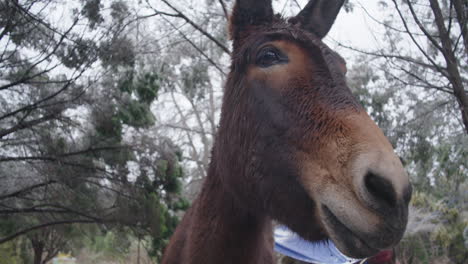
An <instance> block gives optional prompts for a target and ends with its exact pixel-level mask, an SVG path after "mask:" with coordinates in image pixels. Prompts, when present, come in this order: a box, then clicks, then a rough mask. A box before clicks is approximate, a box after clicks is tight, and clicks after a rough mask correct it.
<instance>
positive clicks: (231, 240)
mask: <svg viewBox="0 0 468 264" xmlns="http://www.w3.org/2000/svg"><path fill="white" fill-rule="evenodd" d="M215 163H216V160H215V159H213V160H212V164H211V165H210V169H209V172H208V176H207V179H206V181H205V183H204V185H203V188H202V191H201V193H200V196H199V197H198V199H197V200H196V202H195V204H194V206H193V208H192V210H193V212H191V213H190V214H191V217H192V218H193V219H192V226H191V234H192V236H191V238H192V239H193V240H196V241H193V240H192V241H191V242H189V243H190V244H191V245H193V246H194V247H195V248H193V250H191V251H192V252H193V253H196V254H197V256H199V257H200V259H203V261H204V262H203V263H206V264H211V263H256V264H257V263H261V264H263V263H265V264H267V263H268V264H270V263H273V253H272V252H273V237H272V226H271V220H270V219H269V218H268V217H267V216H264V215H260V214H257V213H255V212H250V211H249V210H248V209H246V208H245V206H243V205H242V204H240V202H239V201H238V200H237V199H236V197H235V196H234V195H233V194H231V193H230V192H228V191H227V190H226V188H224V187H223V185H222V183H221V175H219V173H218V172H217V170H216V164H215ZM197 259H198V258H197ZM194 263H197V262H194Z"/></svg>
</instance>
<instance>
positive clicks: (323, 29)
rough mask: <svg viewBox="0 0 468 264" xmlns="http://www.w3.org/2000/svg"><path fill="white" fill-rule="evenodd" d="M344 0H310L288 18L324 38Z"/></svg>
mask: <svg viewBox="0 0 468 264" xmlns="http://www.w3.org/2000/svg"><path fill="white" fill-rule="evenodd" d="M343 3H344V0H310V1H309V3H307V5H306V6H305V7H304V9H302V11H301V12H299V14H298V15H297V16H295V17H294V18H292V19H291V20H290V22H292V23H300V25H301V26H302V28H304V29H306V30H309V31H312V32H314V33H315V34H317V36H318V37H319V38H324V37H325V36H326V35H327V33H328V31H330V28H331V26H332V25H333V22H335V19H336V16H337V15H338V12H340V9H341V6H343Z"/></svg>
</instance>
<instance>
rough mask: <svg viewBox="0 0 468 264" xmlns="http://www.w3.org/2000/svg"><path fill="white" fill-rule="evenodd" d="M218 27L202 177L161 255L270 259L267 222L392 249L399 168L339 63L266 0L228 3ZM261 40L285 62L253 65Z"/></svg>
mask: <svg viewBox="0 0 468 264" xmlns="http://www.w3.org/2000/svg"><path fill="white" fill-rule="evenodd" d="M319 6H320V5H319ZM321 8H322V9H323V5H322V7H321ZM306 13H307V12H306ZM335 15H336V14H335ZM304 19H305V18H301V19H299V20H300V21H305V20H304ZM296 20H297V19H296ZM328 20H330V19H328ZM331 22H333V20H331ZM329 26H331V25H324V26H323V27H322V28H327V27H328V28H329ZM309 27H311V25H310V24H307V27H306V28H309ZM230 30H231V34H232V38H233V40H234V43H233V48H234V50H233V57H232V65H231V72H230V74H229V76H228V80H227V83H226V87H225V91H224V92H225V94H224V98H223V106H222V114H221V120H220V126H219V131H218V134H217V137H216V141H215V145H214V147H213V152H212V160H211V164H210V168H209V171H208V177H207V179H206V181H205V183H204V186H203V188H202V190H201V194H200V196H199V197H198V198H197V199H196V200H195V201H194V203H193V206H192V207H191V208H190V209H189V210H188V211H187V213H186V214H185V216H184V218H183V219H182V221H181V223H180V225H179V227H178V228H177V230H176V232H175V234H174V235H173V237H172V239H171V241H170V243H169V245H168V247H167V249H166V252H165V256H164V259H163V263H165V264H176V263H184V264H211V263H213V264H214V263H246V264H248V263H255V264H263V263H265V264H266V263H268V264H269V263H273V262H274V261H273V249H272V248H273V238H272V220H276V221H279V222H280V223H283V224H285V225H287V226H288V227H289V228H291V229H292V230H294V231H295V232H297V233H298V234H300V235H301V236H302V237H303V238H305V239H307V240H310V241H317V240H322V239H327V238H330V239H332V240H334V242H335V244H337V246H338V247H339V248H340V249H341V250H342V251H344V252H345V253H347V254H349V255H350V256H355V257H362V256H369V255H372V254H375V253H376V252H377V251H378V250H380V249H383V248H387V247H390V246H392V245H394V244H395V243H396V242H397V241H398V240H399V239H400V238H401V236H402V233H403V231H404V227H405V225H406V217H407V202H408V199H409V195H410V189H409V187H408V186H409V184H408V181H407V176H406V174H405V173H404V171H403V170H402V168H401V164H400V163H399V160H398V158H397V157H396V156H395V155H394V153H393V150H392V147H391V145H390V144H389V143H388V141H387V140H386V138H385V137H384V136H383V134H382V132H381V131H380V129H378V127H377V126H376V125H375V124H374V122H373V121H372V120H371V119H370V118H369V116H368V115H367V114H366V113H365V112H364V109H363V108H362V107H361V106H360V105H359V104H358V102H357V101H356V99H355V98H354V97H353V96H352V94H351V92H350V90H349V89H348V87H347V86H346V81H345V76H344V75H345V72H346V67H345V64H344V61H343V59H342V58H341V57H339V55H337V54H336V53H335V52H333V51H332V50H330V49H329V48H328V47H327V46H326V45H325V44H324V43H323V42H322V41H321V39H320V38H319V37H318V36H317V34H316V33H314V32H313V31H312V30H305V29H304V27H303V26H301V23H289V22H287V21H286V20H283V19H282V18H280V17H278V16H276V17H273V16H272V11H271V3H270V1H267V0H261V1H248V0H238V1H237V2H236V4H235V7H234V11H233V18H232V24H231V29H230ZM266 46H273V47H275V48H277V49H278V50H280V51H281V52H282V53H284V54H286V55H287V57H288V62H287V63H278V64H275V65H272V66H269V67H260V66H258V65H257V63H256V57H257V56H258V54H261V53H259V51H260V50H262V49H263V48H264V47H266ZM388 164H389V165H388ZM370 172H372V173H370ZM369 175H370V176H369ZM375 175H377V176H375ZM369 178H370V180H369ZM379 192H382V193H383V194H382V195H381V194H379ZM369 245H370V246H369Z"/></svg>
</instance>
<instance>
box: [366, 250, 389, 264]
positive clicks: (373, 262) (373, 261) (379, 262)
mask: <svg viewBox="0 0 468 264" xmlns="http://www.w3.org/2000/svg"><path fill="white" fill-rule="evenodd" d="M392 258H393V252H392V251H391V250H385V251H381V252H380V253H379V254H377V255H375V256H373V257H372V258H369V259H368V262H369V264H383V263H391V262H390V261H392Z"/></svg>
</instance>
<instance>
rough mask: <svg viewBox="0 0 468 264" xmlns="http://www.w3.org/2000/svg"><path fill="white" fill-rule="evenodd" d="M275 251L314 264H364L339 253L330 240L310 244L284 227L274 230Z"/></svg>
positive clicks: (363, 260) (362, 261) (362, 260)
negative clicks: (357, 263)
mask: <svg viewBox="0 0 468 264" xmlns="http://www.w3.org/2000/svg"><path fill="white" fill-rule="evenodd" d="M274 237H275V251H276V252H279V253H281V254H283V255H286V256H288V257H291V258H294V259H298V260H301V261H305V262H310V263H314V264H353V263H356V262H358V261H361V262H359V263H364V262H365V261H366V259H354V258H350V257H348V256H346V255H344V254H343V253H341V252H340V251H339V250H338V248H336V246H335V244H334V243H333V242H332V241H331V240H326V241H319V242H310V241H306V240H304V239H302V238H301V237H300V236H299V235H297V234H296V233H294V232H292V231H291V230H289V229H288V228H287V227H285V226H278V227H276V228H275V232H274Z"/></svg>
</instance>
